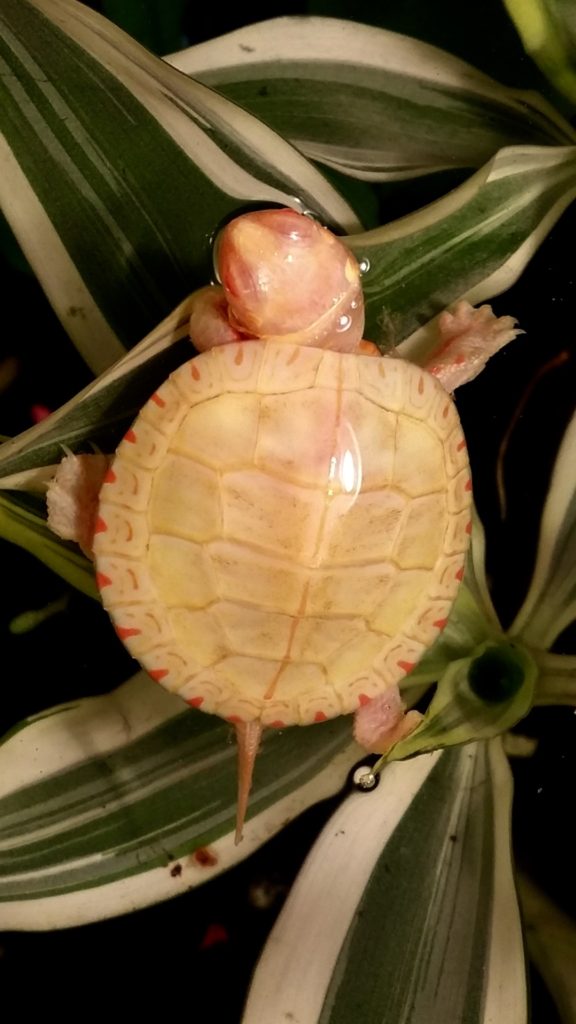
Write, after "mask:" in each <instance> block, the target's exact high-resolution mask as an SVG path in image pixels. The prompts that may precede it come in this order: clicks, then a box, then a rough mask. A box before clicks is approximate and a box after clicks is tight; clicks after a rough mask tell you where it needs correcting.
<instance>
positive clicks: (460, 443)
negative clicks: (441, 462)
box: [456, 438, 466, 452]
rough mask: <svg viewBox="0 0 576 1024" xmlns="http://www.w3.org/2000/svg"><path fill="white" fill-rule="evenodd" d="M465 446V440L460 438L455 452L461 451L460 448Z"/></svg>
mask: <svg viewBox="0 0 576 1024" xmlns="http://www.w3.org/2000/svg"><path fill="white" fill-rule="evenodd" d="M465 447H466V441H465V440H464V438H462V440H461V441H459V442H458V444H457V446H456V451H457V452H461V451H462V449H463V448H465Z"/></svg>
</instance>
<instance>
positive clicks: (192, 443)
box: [171, 394, 260, 472]
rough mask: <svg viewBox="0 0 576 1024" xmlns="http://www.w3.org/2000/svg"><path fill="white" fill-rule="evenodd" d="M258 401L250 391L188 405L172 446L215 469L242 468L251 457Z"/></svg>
mask: <svg viewBox="0 0 576 1024" xmlns="http://www.w3.org/2000/svg"><path fill="white" fill-rule="evenodd" d="M259 419H260V405H259V402H258V397H257V396H256V395H252V394H224V395H218V396H217V397H216V398H213V399H212V400H211V401H210V402H205V403H203V404H202V405H196V406H194V407H193V408H192V409H190V411H189V413H188V415H187V417H186V421H185V422H184V423H183V424H182V426H181V427H180V429H179V430H178V431H177V432H176V433H175V435H174V439H173V442H172V445H171V449H172V450H173V451H174V452H176V453H177V454H179V455H184V456H186V457H187V458H189V459H192V460H194V461H195V462H196V463H200V464H201V465H204V466H209V467H211V468H212V469H213V470H217V471H218V472H226V471H228V470H231V469H241V468H243V467H248V466H250V465H251V463H252V460H253V454H254V449H255V447H256V439H257V436H258V423H259Z"/></svg>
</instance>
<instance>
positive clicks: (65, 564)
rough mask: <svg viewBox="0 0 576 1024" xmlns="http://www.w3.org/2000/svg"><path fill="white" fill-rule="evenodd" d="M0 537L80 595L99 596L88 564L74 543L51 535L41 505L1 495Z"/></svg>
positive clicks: (20, 497) (92, 571) (25, 499)
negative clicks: (49, 570) (34, 559)
mask: <svg viewBox="0 0 576 1024" xmlns="http://www.w3.org/2000/svg"><path fill="white" fill-rule="evenodd" d="M0 537H2V539H3V540H8V541H11V543H12V544H17V545H18V546H19V547H21V548H24V550H25V551H28V552H29V554H31V555H34V556H35V557H36V558H39V559H40V561H41V562H44V564H45V565H47V566H48V567H49V568H50V569H52V570H53V571H54V572H56V573H58V575H59V576H62V578H63V579H65V580H67V581H68V583H71V584H72V586H74V587H76V588H77V590H81V591H82V593H83V594H87V595H88V597H94V598H97V597H98V591H97V589H96V584H95V582H94V570H93V568H92V565H91V563H90V562H89V561H88V559H87V558H85V556H84V555H83V554H82V553H81V551H80V549H79V548H78V547H77V546H76V545H75V544H68V543H66V541H63V540H60V538H59V537H57V536H56V534H54V533H52V530H50V529H49V528H48V526H47V525H46V517H45V515H44V509H43V507H42V505H41V504H39V503H37V502H32V501H31V500H30V499H27V498H23V497H22V496H17V495H15V494H9V493H4V494H1V495H0Z"/></svg>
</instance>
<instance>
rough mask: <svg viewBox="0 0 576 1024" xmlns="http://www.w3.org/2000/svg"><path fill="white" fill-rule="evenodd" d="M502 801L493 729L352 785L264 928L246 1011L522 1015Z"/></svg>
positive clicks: (503, 773) (341, 1023)
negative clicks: (489, 737)
mask: <svg viewBox="0 0 576 1024" xmlns="http://www.w3.org/2000/svg"><path fill="white" fill-rule="evenodd" d="M510 803H511V779H510V773H509V770H508V766H507V763H506V759H505V757H504V755H503V753H502V750H501V747H500V745H499V743H498V742H497V741H494V742H493V743H492V744H490V745H484V744H482V745H474V746H470V747H465V748H461V749H458V750H452V751H449V752H447V753H443V754H432V755H424V756H422V757H418V758H416V759H414V760H413V761H410V762H406V763H404V764H394V765H390V766H389V767H387V768H386V770H385V771H384V773H383V775H382V778H381V780H380V785H379V786H378V787H377V788H376V789H374V790H372V791H370V792H367V793H362V794H360V793H357V794H354V795H352V796H350V797H349V798H348V799H347V800H346V801H345V803H344V804H342V806H341V807H340V808H339V810H337V811H336V813H335V814H334V815H333V816H332V818H331V819H330V821H329V823H328V825H327V826H326V828H325V829H324V831H323V832H322V834H321V836H320V838H319V839H318V841H317V843H316V844H315V846H314V847H313V849H312V851H311V853H310V855H309V857H308V859H307V861H306V862H305V864H304V867H303V869H302V871H301V873H300V875H299V877H298V879H297V881H296V884H295V885H294V887H293V890H292V893H291V895H290V896H289V898H288V901H287V903H286V904H285V906H284V909H283V911H282V913H281V915H280V918H279V919H278V922H277V924H276V926H275V928H274V930H273V931H272V934H271V936H270V938H269V940H268V944H267V946H266V947H265V950H264V954H263V956H262V959H261V961H260V964H259V966H258V968H257V970H256V974H255V976H254V981H253V985H252V989H251V992H250V994H249V997H248V1003H247V1007H246V1011H245V1014H244V1017H243V1020H242V1024H269V1022H270V1021H281V1020H282V1021H284V1020H286V1021H289V1020H294V1021H296V1020H297V1021H298V1022H299V1024H350V1022H351V1021H362V1024H399V1022H400V1021H402V1022H404V1021H406V1022H407V1021H410V1022H411V1024H412V1022H413V1024H416V1022H420V1021H422V1022H424V1021H425V1022H426V1024H446V1022H448V1021H449V1022H453V1021H454V1022H455V1021H466V1024H493V1022H496V1021H497V1022H504V1021H505V1022H506V1024H525V1021H526V986H525V975H524V968H523V951H522V935H521V929H520V920H519V914H518V906H517V901H516V894H515V890H514V881H513V877H512V869H511V863H510ZM335 897H336V898H335Z"/></svg>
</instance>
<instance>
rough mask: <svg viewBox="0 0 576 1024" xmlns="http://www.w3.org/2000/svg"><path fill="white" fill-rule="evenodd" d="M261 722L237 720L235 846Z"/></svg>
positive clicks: (244, 815)
mask: <svg viewBox="0 0 576 1024" xmlns="http://www.w3.org/2000/svg"><path fill="white" fill-rule="evenodd" d="M261 737H262V722H260V721H254V722H238V723H237V724H236V742H237V744H238V804H237V807H236V835H235V838H234V842H235V844H236V846H238V843H240V842H241V841H242V830H243V828H244V819H245V817H246V810H247V808H248V797H249V796H250V790H251V788H252V776H253V774H254V764H255V762H256V755H257V754H258V750H259V748H260V739H261Z"/></svg>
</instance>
